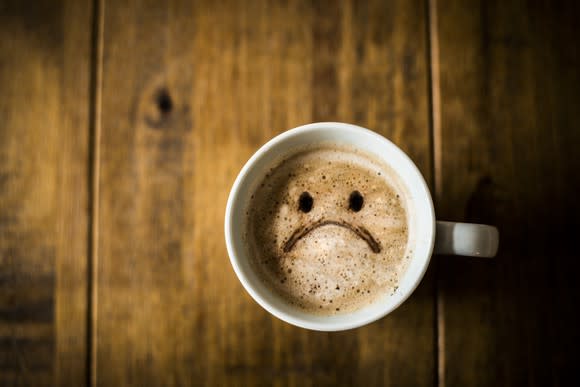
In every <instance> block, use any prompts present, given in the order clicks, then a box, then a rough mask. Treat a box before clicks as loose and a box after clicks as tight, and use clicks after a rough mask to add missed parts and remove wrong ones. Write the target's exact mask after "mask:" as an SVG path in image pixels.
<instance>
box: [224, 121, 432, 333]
mask: <svg viewBox="0 0 580 387" xmlns="http://www.w3.org/2000/svg"><path fill="white" fill-rule="evenodd" d="M333 129H335V130H336V129H337V130H340V131H351V132H352V131H355V132H359V133H360V132H361V131H363V132H364V133H366V134H367V135H369V136H372V137H374V138H375V139H376V140H378V141H381V142H382V143H383V144H385V145H386V146H388V147H390V148H391V149H390V151H394V152H396V153H398V154H399V156H400V157H401V159H403V160H404V162H405V163H406V164H407V166H408V167H409V168H410V169H411V170H412V171H413V173H414V174H415V181H417V182H419V185H420V187H419V191H421V192H424V194H423V195H422V197H423V199H424V203H423V204H426V207H427V213H426V214H423V213H422V214H420V215H419V214H418V215H416V216H417V217H418V216H426V217H427V219H426V221H427V222H428V223H430V227H429V226H428V227H427V230H428V231H429V235H427V236H426V238H427V239H426V244H425V246H424V247H425V249H424V256H423V262H422V267H420V270H419V272H418V273H417V274H416V275H415V277H414V278H412V279H411V281H412V285H411V286H409V287H408V289H407V290H406V292H405V293H404V294H402V295H401V297H399V299H398V300H397V302H395V303H392V304H390V305H388V307H385V308H383V309H382V310H381V311H380V312H378V313H374V314H372V315H370V316H368V317H367V318H361V319H358V320H356V321H349V322H346V323H341V324H337V323H325V322H313V321H307V320H305V319H303V318H300V317H296V316H293V315H289V314H288V313H286V312H283V311H282V310H280V308H278V307H277V306H276V305H273V304H272V303H270V302H269V301H267V300H265V299H264V298H263V297H262V296H261V295H260V294H259V293H258V292H257V291H256V289H254V286H253V285H252V284H251V283H250V282H251V281H250V280H249V279H248V278H247V277H246V274H245V273H244V271H243V270H242V269H241V268H240V265H239V262H238V260H239V259H240V258H239V257H238V256H237V255H236V249H235V248H234V242H233V234H234V233H235V232H236V230H234V225H233V224H232V212H233V210H234V207H235V205H236V204H237V203H236V202H237V197H238V194H239V191H240V186H241V185H242V183H243V182H244V180H245V179H246V178H247V175H248V174H249V172H250V171H251V169H252V168H253V167H254V165H255V164H256V162H257V161H258V160H260V159H261V158H262V157H264V156H265V155H266V154H267V153H268V152H269V151H270V150H271V148H273V147H274V146H276V145H277V144H279V143H281V142H284V141H287V140H288V139H289V138H292V137H294V136H299V135H304V134H305V133H308V132H309V131H316V130H333ZM354 146H355V147H358V146H357V145H354ZM361 149H362V148H361ZM371 153H372V152H371ZM403 180H404V179H403ZM405 185H408V183H407V182H405ZM435 224H436V222H435V210H434V206H433V199H432V196H431V192H430V190H429V187H428V185H427V183H426V181H425V178H424V177H423V174H422V173H421V172H420V171H419V169H418V167H417V166H416V165H415V163H414V162H413V161H412V160H411V158H410V157H409V156H408V155H407V154H406V153H405V152H404V151H403V150H402V149H401V148H399V147H398V146H397V145H395V144H394V143H393V142H392V141H390V140H389V139H387V138H386V137H384V136H382V135H380V134H378V133H376V132H374V131H372V130H369V129H367V128H364V127H361V126H357V125H353V124H347V123H341V122H316V123H311V124H306V125H301V126H298V127H295V128H293V129H289V130H287V131H285V132H282V133H280V134H278V135H276V136H274V137H273V138H271V139H270V140H268V141H267V142H266V143H265V144H263V145H262V146H260V147H259V149H258V150H257V151H256V152H254V154H253V155H252V156H251V157H250V158H249V159H248V161H246V163H245V164H244V166H243V167H242V169H241V170H240V172H239V173H238V175H237V177H236V179H235V181H234V183H233V185H232V188H231V190H230V193H229V195H228V200H227V204H226V211H225V221H224V232H225V240H226V248H227V251H228V256H229V260H230V263H231V265H232V267H233V269H234V272H235V273H236V276H237V277H238V280H239V281H240V282H241V283H242V286H243V287H244V288H245V290H246V291H247V292H248V293H249V294H250V296H251V297H252V299H253V300H254V301H256V302H257V303H258V304H259V305H260V306H261V307H262V308H264V309H266V310H267V311H268V312H269V313H271V314H272V315H274V316H275V317H277V318H279V319H280V320H282V321H285V322H287V323H290V324H292V325H295V326H298V327H302V328H306V329H312V330H318V331H341V330H347V329H353V328H357V327H360V326H364V325H367V324H370V323H372V322H374V321H377V320H379V319H381V318H383V317H384V316H386V315H387V314H389V313H391V312H392V311H394V310H395V309H397V308H398V307H399V306H400V305H401V304H402V303H403V302H405V301H406V300H407V299H408V298H409V296H410V295H411V294H412V293H413V292H414V291H415V289H416V288H417V286H418V285H419V284H420V283H421V281H422V279H423V277H424V275H425V272H426V271H427V268H428V266H429V263H430V261H431V257H432V254H433V248H434V244H435ZM418 244H419V242H416V243H415V245H418ZM413 259H418V258H417V257H415V256H414V257H413ZM407 270H409V269H407ZM297 313H298V312H297ZM306 313H307V312H306ZM354 313H355V312H353V313H345V314H344V315H346V316H348V315H350V314H354ZM307 314H308V313H307ZM309 315H312V316H316V315H315V314H309ZM328 317H331V316H328Z"/></svg>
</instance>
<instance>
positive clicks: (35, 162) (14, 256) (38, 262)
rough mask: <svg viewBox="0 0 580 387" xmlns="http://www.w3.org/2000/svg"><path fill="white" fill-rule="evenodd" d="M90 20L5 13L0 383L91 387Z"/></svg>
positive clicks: (43, 5) (71, 14) (38, 6)
mask: <svg viewBox="0 0 580 387" xmlns="http://www.w3.org/2000/svg"><path fill="white" fill-rule="evenodd" d="M91 12H92V5H91V2H89V1H59V2H54V1H40V2H35V5H34V6H33V7H31V6H30V5H27V4H25V3H23V2H18V1H3V2H2V3H1V4H0V36H2V39H0V85H1V86H0V87H1V90H2V98H1V99H0V385H6V386H14V385H59V386H66V385H70V386H80V385H83V384H85V382H86V350H87V348H86V321H87V320H86V317H87V271H86V270H87V240H88V239H87V238H88V211H87V208H88V191H87V190H88V186H87V181H88V180H87V178H88V175H87V173H88V169H87V167H88V141H89V79H90V47H91V17H92V15H91Z"/></svg>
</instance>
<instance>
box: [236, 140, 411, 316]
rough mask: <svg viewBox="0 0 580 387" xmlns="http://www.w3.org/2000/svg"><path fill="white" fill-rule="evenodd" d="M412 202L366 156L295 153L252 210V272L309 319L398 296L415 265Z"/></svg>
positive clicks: (335, 151) (322, 150) (258, 190)
mask: <svg viewBox="0 0 580 387" xmlns="http://www.w3.org/2000/svg"><path fill="white" fill-rule="evenodd" d="M406 196H407V195H406V192H405V189H404V187H403V185H402V183H401V182H400V180H399V178H398V176H397V175H396V173H395V172H394V171H392V170H391V168H390V167H389V166H388V165H386V164H385V163H384V162H381V161H379V160H377V159H376V158H375V157H373V156H371V155H369V154H366V153H363V152H361V151H360V150H357V149H354V148H350V147H346V146H342V145H337V144H324V145H318V146H313V147H309V148H302V149H300V150H297V151H296V150H295V151H294V152H293V153H292V154H291V155H290V156H288V157H286V158H285V159H282V160H281V161H280V162H279V163H277V164H276V165H275V166H274V167H273V168H272V169H270V170H269V171H268V173H267V174H266V176H265V177H264V178H263V180H262V181H260V182H259V183H258V184H257V186H256V187H255V189H254V191H253V195H252V196H251V199H250V202H249V203H248V207H247V211H246V225H245V233H244V236H243V237H244V240H245V243H246V247H247V249H248V253H249V257H250V258H251V262H252V265H253V267H254V270H255V272H256V273H257V274H258V276H259V277H260V278H261V279H262V281H263V282H264V283H265V284H266V285H267V286H268V287H269V288H270V289H272V290H274V291H275V292H276V293H278V294H279V295H280V296H281V297H283V298H284V299H285V300H286V301H287V302H288V303H290V304H292V305H295V306H296V307H298V308H300V309H302V310H305V311H307V312H310V313H317V314H325V315H329V314H337V313H343V312H351V311H354V310H358V309H360V308H363V307H364V306H366V305H369V304H371V303H372V302H374V301H375V300H377V299H378V298H381V297H384V296H385V295H387V294H392V293H393V292H395V291H396V290H397V287H398V283H399V281H400V279H401V277H402V276H403V274H404V272H405V270H406V268H407V266H408V262H409V254H410V253H409V251H408V244H409V243H408V241H409V226H408V213H407V212H408V211H407V206H406V202H405V198H406Z"/></svg>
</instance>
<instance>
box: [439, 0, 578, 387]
mask: <svg viewBox="0 0 580 387" xmlns="http://www.w3.org/2000/svg"><path fill="white" fill-rule="evenodd" d="M577 8H578V6H577V5H576V4H574V3H572V2H569V3H568V4H566V3H565V2H548V1H545V2H527V1H509V2H505V1H481V2H477V3H476V2H469V4H468V2H462V1H440V2H439V7H438V25H439V48H440V51H439V54H440V75H441V78H440V85H441V89H440V92H441V93H440V94H441V112H440V113H441V115H440V119H441V139H440V144H441V149H440V152H436V153H437V154H438V155H439V157H440V161H439V162H440V176H441V180H440V182H439V185H440V197H438V198H437V203H438V210H439V211H438V215H439V216H440V217H445V218H449V219H454V220H467V221H475V222H489V223H491V224H495V225H497V226H498V227H499V229H500V233H501V244H500V250H499V254H498V257H497V258H496V259H495V260H494V261H493V262H488V261H485V260H477V259H465V258H461V257H440V259H439V262H440V264H441V265H440V267H439V270H438V273H439V280H440V285H441V286H440V288H441V295H440V302H441V304H440V308H439V311H440V314H439V319H440V326H441V327H443V329H442V331H441V332H440V342H441V343H442V345H443V347H442V356H441V358H440V369H441V374H440V381H441V383H440V384H441V385H445V386H492V385H497V384H498V383H499V384H501V385H506V386H548V385H561V386H571V385H578V384H579V382H580V377H579V375H578V372H577V360H578V356H577V355H576V353H577V347H578V343H579V339H580V337H579V330H578V326H580V319H578V317H577V316H578V313H577V312H576V308H577V307H578V305H580V285H579V281H578V272H579V270H580V262H579V261H578V257H579V256H578V249H577V247H576V246H574V244H575V242H576V241H577V239H578V238H577V235H576V233H577V232H578V230H579V226H580V224H579V221H578V215H579V214H580V211H579V210H580V205H579V202H578V200H577V190H578V188H579V184H578V183H579V181H580V180H579V177H578V172H579V171H580V159H579V158H578V156H577V152H578V146H580V115H579V110H578V103H579V102H580V72H579V68H580V51H579V50H578V45H577V43H576V42H575V40H576V39H575V38H572V37H573V36H578V25H577V22H576V20H577V18H578V14H579V13H578V9H577Z"/></svg>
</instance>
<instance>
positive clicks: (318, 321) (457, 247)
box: [225, 122, 499, 331]
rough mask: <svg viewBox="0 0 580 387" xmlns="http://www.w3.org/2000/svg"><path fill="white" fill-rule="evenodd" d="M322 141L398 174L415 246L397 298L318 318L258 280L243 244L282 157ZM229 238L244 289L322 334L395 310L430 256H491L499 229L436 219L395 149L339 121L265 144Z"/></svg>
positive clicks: (235, 196)
mask: <svg viewBox="0 0 580 387" xmlns="http://www.w3.org/2000/svg"><path fill="white" fill-rule="evenodd" d="M318 142H324V143H328V142H333V143H336V144H348V145H350V146H351V147H355V148H358V149H361V150H363V151H366V152H367V153H370V154H372V155H374V156H376V157H377V158H378V159H379V160H382V161H383V162H384V163H385V164H387V165H389V166H390V167H391V168H392V169H393V170H394V171H396V172H397V174H398V175H399V177H400V179H401V181H402V182H403V184H404V185H405V186H406V188H407V191H408V193H409V200H407V206H408V207H409V208H408V209H407V210H408V211H409V213H410V215H409V216H408V220H409V235H410V236H411V235H412V236H413V238H410V242H409V243H412V244H413V245H412V246H411V247H412V248H410V249H409V250H410V251H411V259H410V264H409V267H408V269H407V270H406V272H405V274H404V275H403V277H402V278H401V279H400V282H399V287H398V289H397V291H396V292H395V293H394V294H385V295H384V296H383V297H380V298H379V299H378V300H377V301H375V302H373V303H372V304H370V305H369V306H366V307H364V308H361V309H359V310H356V311H354V312H351V313H345V314H337V315H330V316H324V315H316V314H311V313H308V312H306V311H303V310H300V309H298V308H297V307H295V306H291V305H289V304H288V303H287V302H285V301H284V300H283V299H282V298H281V297H280V296H279V295H277V294H276V293H275V292H274V291H273V290H271V289H270V288H268V286H267V285H266V284H265V283H264V282H263V281H262V280H261V279H260V278H259V277H258V275H257V274H256V273H255V272H254V269H253V268H252V264H251V262H250V259H249V257H248V254H249V252H248V249H247V247H246V246H245V244H244V241H243V240H242V234H243V229H242V228H243V227H244V216H245V213H246V209H247V206H248V204H249V200H250V196H251V195H252V190H253V187H254V186H255V184H256V183H257V182H260V181H261V180H262V179H263V178H264V175H265V174H266V173H267V171H268V170H269V169H270V168H272V167H273V166H275V165H273V164H274V163H275V162H276V161H277V160H279V157H280V155H291V154H292V150H293V149H299V148H301V147H303V146H305V145H312V144H316V143H318ZM225 238H226V245H227V249H228V254H229V256H230V261H231V263H232V266H233V268H234V270H235V272H236V274H237V276H238V278H239V280H240V281H241V283H242V285H243V286H244V288H245V289H246V290H247V291H248V293H249V294H250V295H251V296H252V298H254V300H255V301H256V302H257V303H258V304H260V305H261V306H262V307H263V308H264V309H266V310H267V311H269V312H270V313H272V314H273V315H274V316H276V317H278V318H279V319H281V320H284V321H286V322H288V323H290V324H293V325H296V326H299V327H303V328H307V329H314V330H320V331H339V330H345V329H351V328H356V327H360V326H363V325H365V324H368V323H371V322H373V321H376V320H378V319H380V318H381V317H383V316H385V315H387V314H388V313H390V312H392V311H393V310H394V309H396V308H397V307H398V306H399V305H401V303H403V301H405V300H406V299H407V298H408V297H409V296H410V295H411V293H412V292H413V291H414V290H415V288H416V287H417V285H418V284H419V282H420V281H421V279H422V278H423V275H424V274H425V271H426V270H427V266H428V265H429V261H430V259H431V255H432V254H433V253H434V252H435V253H439V254H457V255H469V256H479V257H493V256H494V255H495V254H496V251H497V247H498V241H499V234H498V231H497V229H496V228H495V227H493V226H487V225H481V224H470V223H456V222H439V221H436V220H435V212H434V208H433V201H432V199H431V194H430V192H429V188H428V187H427V184H426V183H425V179H424V178H423V176H422V175H421V172H419V170H418V169H417V167H416V166H415V164H414V163H413V162H412V161H411V159H410V158H409V157H408V156H407V155H406V154H405V153H404V152H403V151H402V150H401V149H399V148H398V147H397V146H396V145H395V144H393V143H392V142H390V141H389V140H387V139H386V138H384V137H382V136H380V135H379V134H377V133H374V132H372V131H370V130H368V129H364V128H361V127H359V126H355V125H349V124H344V123H336V122H321V123H314V124H309V125H304V126H300V127H298V128H294V129H291V130H289V131H287V132H284V133H282V134H280V135H278V136H276V137H274V138H273V139H272V140H270V141H269V142H268V143H266V144H265V145H263V146H262V147H261V148H260V149H259V150H258V151H257V152H256V153H255V154H254V155H253V156H252V157H251V158H250V160H249V161H248V162H247V163H246V165H244V167H243V168H242V170H241V172H240V173H239V175H238V177H237V178H236V181H235V182H234V185H233V187H232V189H231V191H230V196H229V198H228V203H227V206H226V214H225Z"/></svg>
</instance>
